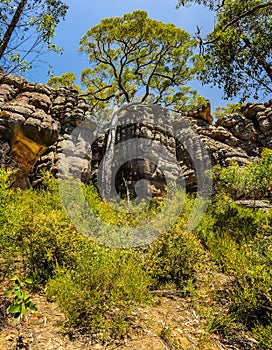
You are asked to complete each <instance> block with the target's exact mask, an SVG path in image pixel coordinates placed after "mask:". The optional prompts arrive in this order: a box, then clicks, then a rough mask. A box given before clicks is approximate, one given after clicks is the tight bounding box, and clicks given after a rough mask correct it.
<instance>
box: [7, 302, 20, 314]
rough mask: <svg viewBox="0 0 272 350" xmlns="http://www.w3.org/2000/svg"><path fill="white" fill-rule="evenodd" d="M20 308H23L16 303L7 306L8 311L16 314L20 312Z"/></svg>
mask: <svg viewBox="0 0 272 350" xmlns="http://www.w3.org/2000/svg"><path fill="white" fill-rule="evenodd" d="M20 310H21V305H19V304H15V305H11V306H9V307H8V308H7V313H8V314H15V313H16V312H20Z"/></svg>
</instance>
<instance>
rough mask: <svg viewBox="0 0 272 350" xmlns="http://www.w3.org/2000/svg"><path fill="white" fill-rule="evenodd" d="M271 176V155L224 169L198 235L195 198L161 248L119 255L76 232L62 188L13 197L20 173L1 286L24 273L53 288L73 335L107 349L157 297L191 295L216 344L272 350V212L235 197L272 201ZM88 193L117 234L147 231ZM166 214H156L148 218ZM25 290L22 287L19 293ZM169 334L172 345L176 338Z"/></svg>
mask: <svg viewBox="0 0 272 350" xmlns="http://www.w3.org/2000/svg"><path fill="white" fill-rule="evenodd" d="M251 172H252V174H253V175H252V176H253V178H254V180H250V181H252V184H254V183H255V186H257V188H258V191H260V194H259V193H258V192H257V190H256V191H255V190H254V187H250V188H251V189H250V191H249V190H248V187H246V186H245V182H244V177H246V178H247V179H250V173H251ZM270 172H271V151H269V150H264V152H263V154H262V157H261V158H260V159H259V161H258V163H252V164H251V163H250V164H249V165H248V166H246V167H243V168H239V167H238V166H236V165H233V166H230V167H229V168H227V169H225V168H222V169H221V168H218V167H216V168H215V170H214V174H215V189H216V193H215V196H214V197H213V199H212V201H211V205H210V207H209V209H208V211H207V212H206V213H205V215H204V218H203V220H202V222H201V224H200V225H199V226H198V227H197V228H196V229H195V230H194V232H186V231H185V228H184V227H185V224H186V222H187V221H188V216H189V215H190V213H191V210H192V206H193V205H194V201H193V198H192V197H187V198H186V200H183V201H182V200H181V199H180V200H178V201H176V202H175V203H173V205H174V206H180V204H181V203H182V202H184V203H183V207H184V209H183V212H182V214H181V215H180V217H179V218H178V219H177V221H176V223H175V225H174V226H173V227H172V228H171V229H170V230H169V231H168V232H165V233H164V234H163V235H162V236H161V237H159V238H157V240H156V241H155V242H154V243H153V244H151V245H149V246H145V247H143V248H141V249H139V248H137V249H120V248H119V249H109V248H106V247H104V246H99V245H98V244H96V243H94V242H92V241H90V240H89V239H87V237H85V236H83V235H82V234H81V233H79V232H77V231H76V230H75V228H74V227H73V226H72V225H71V223H70V222H69V220H68V218H67V217H66V215H65V212H64V210H63V208H62V203H61V200H60V198H59V193H58V183H57V181H56V180H55V179H53V178H51V177H48V178H45V185H46V186H45V188H44V189H40V190H31V189H28V190H24V191H23V190H20V189H13V188H11V178H10V175H11V173H7V172H6V171H5V170H4V169H1V170H0V226H1V231H0V232H1V234H0V248H1V262H3V264H1V265H2V266H1V270H0V272H1V277H2V279H3V278H5V277H6V276H9V274H12V275H14V274H18V275H19V273H18V270H19V269H20V270H21V271H20V275H24V276H31V278H32V280H33V285H34V286H36V287H39V288H42V287H44V286H46V290H47V293H48V297H50V298H51V299H54V300H56V301H57V302H58V303H59V305H60V306H61V308H62V309H63V311H64V313H65V315H66V317H67V321H68V325H69V326H71V327H72V328H73V329H76V330H78V329H80V330H81V331H82V332H84V331H87V332H88V333H90V334H92V335H95V334H98V335H97V336H98V337H100V338H102V339H104V340H105V339H108V338H112V337H113V338H118V337H122V336H123V335H124V334H125V333H126V332H127V329H128V327H129V324H130V322H131V320H132V318H131V317H132V314H131V312H132V310H133V309H134V308H135V306H136V305H138V304H142V303H146V302H150V301H151V296H150V294H151V293H149V290H150V289H156V288H169V289H172V288H175V289H176V288H178V289H179V290H180V291H181V292H183V295H184V296H185V297H186V296H188V293H190V302H194V303H195V305H194V306H196V311H199V310H200V306H202V308H203V310H202V318H203V317H204V318H205V320H206V325H207V333H208V334H211V333H214V332H215V333H219V334H221V335H223V336H226V337H229V336H231V334H233V333H234V332H237V333H238V332H240V330H241V329H243V331H245V332H247V335H248V336H249V337H254V338H255V339H256V340H257V341H258V342H259V344H260V345H261V346H262V347H263V348H264V349H269V348H270V347H271V325H272V316H271V310H272V304H271V300H272V294H271V285H272V273H271V264H272V210H271V209H269V210H267V211H263V210H257V209H249V208H244V207H242V206H240V205H238V204H237V203H235V201H234V200H233V199H232V198H231V197H233V198H235V197H236V196H237V193H239V196H240V195H241V193H242V191H244V192H243V193H244V194H245V195H249V194H250V193H251V192H252V191H255V195H254V196H255V197H259V196H262V197H263V196H266V198H268V199H270V200H271V190H270V189H269V186H271V181H270V180H271V175H270ZM250 181H249V180H247V182H249V183H250ZM241 184H243V185H241ZM250 186H251V185H250ZM252 186H253V185H252ZM83 192H84V195H85V198H87V201H88V204H89V205H91V207H92V210H94V211H95V212H96V214H97V215H98V216H100V217H101V219H103V220H105V221H106V222H107V223H109V224H110V225H113V226H114V225H115V226H116V227H120V226H125V225H128V224H131V225H134V224H136V225H137V224H138V223H139V221H137V220H135V219H132V218H129V217H128V216H127V215H117V214H116V213H115V212H114V208H112V207H110V206H107V205H106V203H105V202H103V201H101V200H100V199H99V196H98V193H97V191H95V190H94V188H93V187H92V186H86V187H84V190H83ZM183 197H184V194H183ZM159 208H160V206H157V207H156V206H154V207H151V208H150V213H148V215H149V214H150V215H153V214H154V213H156V210H158V209H159ZM169 210H171V211H174V210H175V208H174V207H172V206H170V209H169ZM138 219H139V220H141V216H139V218H138ZM91 229H94V230H95V229H96V227H93V228H92V227H91V226H90V230H91ZM18 262H19V263H18ZM218 276H221V277H222V276H223V277H224V278H227V277H229V278H230V281H231V282H229V283H228V285H227V286H222V285H221V286H220V288H218V287H217V285H218V282H219V281H218V280H219V278H220V277H218ZM15 279H16V277H15ZM21 282H22V283H25V282H26V281H21ZM21 282H18V281H17V282H15V283H16V288H17V289H16V292H17V290H18V286H19V284H20V283H21ZM26 285H27V284H26ZM26 285H25V286H23V285H20V286H19V288H20V290H21V292H20V293H21V294H20V296H19V292H18V294H17V295H18V298H22V299H23V301H22V302H21V303H19V299H18V300H16V303H17V304H16V305H17V306H16V307H15V306H14V308H13V307H12V306H11V307H10V310H9V311H10V312H11V311H14V314H16V312H20V313H21V314H24V309H23V307H21V305H23V304H25V306H26V309H27V305H28V304H27V303H28V301H31V300H29V299H27V298H28V296H27V294H23V293H24V292H25V291H24V288H25V287H26ZM208 288H210V289H209V290H208ZM15 297H16V294H15ZM18 304H20V305H19V306H20V307H21V309H20V308H19V309H18ZM207 304H208V305H207ZM13 305H15V304H13ZM29 305H30V304H29ZM17 310H18V311H17ZM26 311H27V310H26ZM15 316H16V317H18V316H19V315H18V314H16V315H15ZM21 317H22V316H21ZM163 332H164V330H163V331H162V334H161V335H162V336H163ZM165 332H166V333H165V334H164V336H167V329H165Z"/></svg>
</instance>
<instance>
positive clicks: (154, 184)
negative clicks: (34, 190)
mask: <svg viewBox="0 0 272 350" xmlns="http://www.w3.org/2000/svg"><path fill="white" fill-rule="evenodd" d="M159 109H160V107H158V106H155V105H145V104H142V105H141V104H138V105H135V106H134V107H133V110H130V112H129V113H128V112H127V113H125V114H123V115H122V117H120V118H122V122H121V123H119V122H120V120H117V121H116V123H117V125H116V128H115V131H114V134H113V132H112V131H111V128H110V127H109V128H105V129H104V132H101V133H99V134H98V133H96V120H95V118H94V117H93V116H92V115H91V113H90V112H89V108H88V105H87V103H86V101H85V100H84V99H83V98H81V97H80V96H79V95H78V92H77V91H76V90H73V89H68V88H60V89H58V90H54V89H52V88H49V87H48V86H46V85H42V84H36V83H30V82H28V81H27V80H26V79H24V78H21V77H18V76H13V75H10V74H9V75H4V74H1V75H0V162H1V164H2V165H5V166H7V167H12V168H16V169H18V171H17V173H16V175H15V184H16V185H18V186H21V187H27V186H28V185H29V184H32V185H33V186H38V185H39V184H40V183H41V176H40V171H41V170H42V169H46V170H48V171H49V172H50V173H52V174H53V175H54V176H58V175H59V164H60V163H61V164H68V165H69V166H68V167H67V169H66V168H65V167H62V169H61V172H60V173H61V174H62V175H63V176H69V175H73V174H74V173H76V172H77V173H80V179H81V180H82V181H84V182H90V181H92V182H94V183H95V184H97V182H98V180H99V179H98V178H99V169H100V166H101V163H102V162H103V159H104V158H105V155H106V154H107V149H108V147H109V138H110V137H111V138H112V137H113V135H114V140H113V147H112V151H113V153H114V154H115V157H116V154H117V153H118V152H119V153H120V152H121V153H120V154H119V160H124V162H123V163H122V164H120V165H119V167H118V169H117V170H116V171H115V174H114V176H115V178H114V186H115V187H116V189H117V192H118V193H119V194H121V196H126V194H127V193H128V191H129V193H130V194H131V195H132V196H137V183H138V182H139V181H140V180H143V181H146V183H147V191H150V190H151V192H152V195H155V196H161V194H162V192H163V188H164V186H165V184H166V181H167V180H168V181H169V179H170V180H171V179H173V180H175V179H177V178H181V177H182V178H183V179H184V181H185V183H186V187H187V189H189V190H195V189H196V184H197V175H196V170H195V164H194V160H193V159H192V157H191V156H190V154H189V152H188V149H186V147H185V146H184V144H182V142H180V135H181V134H182V132H184V130H183V129H182V123H181V122H182V121H185V120H186V123H189V125H190V128H192V130H193V131H194V135H195V136H192V137H191V138H190V139H189V140H188V143H190V144H191V145H192V147H193V145H194V144H195V143H196V140H197V139H201V143H202V145H203V146H204V147H205V150H206V151H207V153H208V155H209V157H210V160H211V163H212V165H214V164H221V165H223V166H228V165H229V164H231V163H232V162H233V161H236V162H238V163H239V164H241V165H245V164H247V162H248V160H250V159H255V158H257V157H259V156H260V153H261V151H262V149H263V148H272V100H270V101H268V102H267V103H265V104H260V103H248V104H247V105H246V106H244V107H243V108H242V110H241V112H240V113H235V114H230V115H225V116H224V117H222V118H220V119H218V120H217V121H216V123H215V124H213V119H212V116H211V112H210V105H209V103H208V104H207V106H206V107H201V108H199V109H198V110H195V111H194V112H191V113H186V114H185V113H184V114H180V115H179V117H178V118H177V120H176V121H175V120H170V119H167V118H168V117H167V116H166V117H165V116H164V118H166V119H165V120H166V122H164V123H163V127H161V125H162V121H160V120H158V115H159V113H164V112H162V109H161V110H160V111H159ZM137 116H141V117H140V118H138V117H137ZM117 119H118V118H117ZM82 121H84V123H83V124H84V127H83V128H82V130H81V131H80V132H79V133H77V132H76V131H77V129H78V127H79V128H80V125H82ZM168 121H169V123H168ZM183 124H184V123H183ZM133 139H135V140H137V139H138V140H142V139H144V140H146V142H147V143H148V142H150V145H152V146H150V153H151V156H150V158H149V159H145V158H144V157H136V158H133V157H132V158H131V155H133V150H132V148H129V147H125V148H120V147H118V145H120V144H122V143H124V142H128V141H129V140H133ZM134 145H135V142H134ZM131 147H132V146H131ZM161 147H163V149H164V150H165V151H164V152H162V153H160V149H161ZM120 149H121V150H120ZM116 152H117V153H116ZM152 154H153V156H154V157H153V158H154V159H153V158H152ZM158 154H159V155H160V157H159V158H158ZM201 157H204V153H202V152H201V151H198V154H197V159H198V161H199V162H201V160H202V158H201ZM103 171H104V179H107V176H110V175H111V174H110V171H109V169H108V170H107V168H105V169H104V170H103ZM102 173H103V172H102ZM105 181H107V180H105Z"/></svg>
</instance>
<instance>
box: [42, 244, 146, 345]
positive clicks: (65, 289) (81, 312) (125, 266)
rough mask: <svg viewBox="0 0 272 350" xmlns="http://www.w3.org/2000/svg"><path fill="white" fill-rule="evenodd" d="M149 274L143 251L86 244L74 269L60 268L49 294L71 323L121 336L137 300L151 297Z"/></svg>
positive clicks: (109, 335) (50, 284)
mask: <svg viewBox="0 0 272 350" xmlns="http://www.w3.org/2000/svg"><path fill="white" fill-rule="evenodd" d="M148 286H149V277H148V275H147V273H146V272H145V266H144V264H143V262H142V259H141V255H140V254H139V253H136V252H134V251H133V250H121V249H107V248H103V247H100V246H97V245H95V244H94V243H91V242H90V243H89V244H86V247H85V248H84V249H83V250H82V251H81V252H80V254H79V255H78V260H77V264H76V266H75V267H74V268H73V269H68V270H67V269H59V270H58V273H57V275H56V277H55V278H53V279H51V280H50V281H49V283H48V285H47V295H48V297H50V298H53V299H56V300H57V302H58V303H59V305H60V306H61V307H62V309H63V311H64V313H65V315H66V317H67V319H68V323H69V325H70V326H73V327H77V328H80V329H82V330H85V331H88V332H91V334H96V333H100V337H101V338H103V339H108V338H110V337H116V338H118V337H121V336H122V335H124V333H125V332H126V330H127V328H128V326H129V315H130V312H131V310H132V307H133V306H134V305H135V304H137V303H144V302H147V301H148V300H149V299H150V295H149V293H148Z"/></svg>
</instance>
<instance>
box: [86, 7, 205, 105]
mask: <svg viewBox="0 0 272 350" xmlns="http://www.w3.org/2000/svg"><path fill="white" fill-rule="evenodd" d="M196 46H197V41H196V40H192V39H191V38H190V35H189V34H188V33H187V32H186V31H184V30H183V29H180V28H177V27H175V26H174V25H173V24H165V23H162V22H159V21H156V20H152V19H150V18H149V17H148V16H147V13H146V12H145V11H140V10H137V11H134V12H132V13H128V14H125V15H124V16H123V17H116V18H106V19H103V20H102V21H101V22H100V23H99V24H98V25H97V26H95V27H93V28H91V29H90V30H88V31H87V33H86V35H84V36H83V37H82V38H81V40H80V51H81V52H84V53H86V54H87V55H88V59H89V62H90V66H91V67H89V68H86V69H85V70H83V72H82V75H81V80H82V83H83V84H84V85H85V86H86V87H87V90H86V95H87V96H88V97H89V100H90V104H91V106H92V107H93V109H94V110H97V109H101V108H103V107H105V106H108V105H109V104H110V103H111V101H112V100H113V99H114V98H116V96H118V99H119V102H132V101H139V102H150V103H160V104H163V105H164V106H167V107H168V106H171V107H172V108H174V109H176V110H182V109H185V108H186V106H187V105H188V103H189V104H191V105H197V104H199V101H201V102H202V101H203V100H202V99H201V98H200V96H198V95H197V94H196V92H195V91H192V90H191V89H190V87H188V86H187V85H186V84H188V82H189V81H190V80H192V79H194V78H195V76H196V74H197V72H199V71H200V70H201V69H202V67H203V61H202V57H201V56H200V55H194V54H193V51H194V49H195V47H196Z"/></svg>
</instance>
